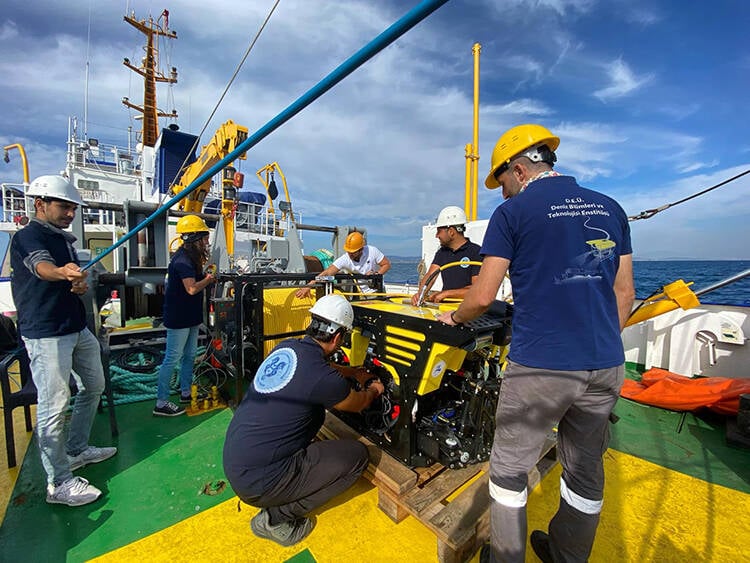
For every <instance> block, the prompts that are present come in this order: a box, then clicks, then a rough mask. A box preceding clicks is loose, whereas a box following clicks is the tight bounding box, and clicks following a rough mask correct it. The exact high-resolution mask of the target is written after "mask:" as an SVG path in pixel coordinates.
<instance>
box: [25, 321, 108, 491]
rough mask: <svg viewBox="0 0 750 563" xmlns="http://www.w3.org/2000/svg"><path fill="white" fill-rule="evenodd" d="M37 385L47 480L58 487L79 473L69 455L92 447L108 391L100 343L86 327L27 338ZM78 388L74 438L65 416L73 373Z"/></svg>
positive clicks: (41, 449)
mask: <svg viewBox="0 0 750 563" xmlns="http://www.w3.org/2000/svg"><path fill="white" fill-rule="evenodd" d="M23 341H24V343H25V344H26V350H27V351H28V353H29V359H30V360H31V374H32V377H33V379H34V384H35V385H36V387H37V408H36V431H37V436H38V437H39V452H40V453H41V457H42V465H43V466H44V470H45V471H46V472H47V482H48V483H49V484H52V485H54V486H58V485H60V484H62V483H64V482H65V481H67V480H68V479H70V478H71V477H72V476H73V474H72V473H71V472H70V463H69V462H68V457H67V456H68V455H78V454H79V453H81V452H82V451H83V450H85V449H86V448H87V447H88V445H89V444H88V443H89V435H90V433H91V426H92V425H93V423H94V416H95V415H96V409H97V406H98V405H99V398H100V397H101V394H102V391H104V370H103V369H102V361H101V355H100V348H99V341H98V340H97V339H96V337H95V336H94V335H93V334H92V333H91V331H89V329H87V328H85V329H83V330H82V331H81V332H74V333H73V334H66V335H65V336H53V337H50V338H23ZM71 372H72V373H73V377H74V379H75V381H76V385H77V386H78V394H77V395H76V398H75V402H74V404H73V413H72V415H71V417H70V427H69V428H68V437H67V440H65V435H64V434H65V414H66V412H67V410H68V406H69V405H70V375H71Z"/></svg>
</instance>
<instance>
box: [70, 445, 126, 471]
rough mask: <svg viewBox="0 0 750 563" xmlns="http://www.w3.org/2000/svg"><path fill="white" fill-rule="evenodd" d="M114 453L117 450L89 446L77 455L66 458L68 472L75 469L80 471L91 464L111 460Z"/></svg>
mask: <svg viewBox="0 0 750 563" xmlns="http://www.w3.org/2000/svg"><path fill="white" fill-rule="evenodd" d="M116 453H117V448H97V447H96V446H89V447H88V448H86V449H85V450H83V451H82V452H81V453H79V454H78V455H69V456H68V463H70V470H71V471H75V470H76V469H80V468H81V467H85V466H87V465H89V464H91V463H99V462H100V461H104V460H105V459H109V458H111V457H112V456H113V455H115V454H116Z"/></svg>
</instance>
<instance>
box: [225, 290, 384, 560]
mask: <svg viewBox="0 0 750 563" xmlns="http://www.w3.org/2000/svg"><path fill="white" fill-rule="evenodd" d="M310 314H311V316H312V321H311V322H310V325H309V327H308V328H307V336H305V337H304V338H303V339H301V340H297V339H289V340H285V341H283V342H281V343H280V344H279V345H278V346H276V347H275V348H274V349H273V350H272V351H271V353H270V354H269V355H268V356H267V357H266V359H265V360H264V361H263V363H262V364H261V365H260V366H259V367H258V370H257V372H256V374H255V378H254V379H253V382H252V383H251V384H250V386H249V387H248V390H247V393H246V394H245V397H244V398H243V399H242V402H241V403H240V405H239V406H238V407H237V410H236V411H235V413H234V417H233V418H232V421H231V422H230V423H229V428H228V429H227V435H226V441H225V442H224V473H225V474H226V476H227V479H229V482H230V484H231V485H232V489H234V492H235V493H237V496H239V497H240V499H242V501H243V502H245V503H247V504H249V505H251V506H257V507H259V508H261V511H260V512H259V513H258V514H257V515H256V516H255V517H253V519H252V520H251V521H250V528H251V529H252V531H253V533H254V534H255V535H256V536H258V537H261V538H264V539H269V540H271V541H274V542H276V543H278V544H280V545H283V546H290V545H293V544H295V543H298V542H300V541H301V540H303V539H304V538H305V537H306V536H307V535H308V534H309V533H310V532H311V531H312V528H313V522H312V520H311V519H310V518H309V517H308V516H307V515H308V514H309V513H310V512H311V511H312V510H314V509H315V508H317V507H319V506H321V505H322V504H324V503H325V502H327V501H328V500H329V499H331V498H333V497H335V496H336V495H339V494H340V493H342V492H344V491H345V490H346V489H348V488H349V487H350V486H351V485H352V484H353V483H354V482H355V481H356V480H357V478H358V477H359V476H360V475H361V474H362V472H363V471H364V470H365V468H366V467H367V463H368V455H367V448H365V446H364V445H363V444H361V443H360V442H358V441H357V440H324V441H318V442H313V441H312V440H313V438H315V435H316V434H317V433H318V430H320V428H321V427H322V426H323V421H324V419H325V411H326V409H330V408H335V409H337V410H341V411H348V412H360V411H361V410H363V409H365V408H366V407H368V406H369V405H370V403H371V402H372V401H373V400H375V399H376V398H377V397H379V396H380V395H381V394H382V393H383V385H382V383H380V381H378V380H373V379H371V378H372V376H371V374H369V373H368V372H367V371H365V370H364V369H363V368H358V369H356V368H349V367H343V366H334V365H332V364H330V363H328V361H327V357H328V356H330V355H331V354H332V353H333V352H334V351H336V349H337V348H338V347H339V346H340V345H341V342H342V341H343V339H344V337H345V336H346V334H347V333H348V332H349V331H350V330H351V329H352V322H353V320H354V312H353V311H352V307H351V305H350V304H349V302H348V301H347V300H346V299H345V298H344V297H343V296H341V295H326V296H325V297H322V298H321V299H319V300H318V301H317V302H316V303H315V305H313V306H312V308H311V309H310ZM347 377H353V378H355V379H357V381H359V383H360V384H361V385H362V387H364V389H363V390H361V391H355V390H354V389H353V388H352V386H351V384H350V382H349V381H347V379H346V378H347Z"/></svg>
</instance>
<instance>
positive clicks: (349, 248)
mask: <svg viewBox="0 0 750 563" xmlns="http://www.w3.org/2000/svg"><path fill="white" fill-rule="evenodd" d="M364 246H365V237H363V236H362V233H358V232H357V231H354V232H353V233H349V235H348V236H347V237H346V241H345V242H344V250H345V251H346V252H357V250H359V249H360V248H364Z"/></svg>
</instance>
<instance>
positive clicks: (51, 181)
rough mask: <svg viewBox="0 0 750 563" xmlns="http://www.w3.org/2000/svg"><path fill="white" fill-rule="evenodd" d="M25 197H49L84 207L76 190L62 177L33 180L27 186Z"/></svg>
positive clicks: (52, 176) (49, 176)
mask: <svg viewBox="0 0 750 563" xmlns="http://www.w3.org/2000/svg"><path fill="white" fill-rule="evenodd" d="M26 195H27V196H29V197H41V198H45V197H49V198H52V199H60V200H62V201H69V202H70V203H75V204H76V205H86V204H85V203H84V201H83V200H82V199H81V196H80V195H79V193H78V190H76V189H75V188H74V187H73V184H71V183H70V182H68V181H67V180H66V179H65V178H63V177H62V176H54V175H48V176H39V177H38V178H35V179H34V181H32V182H31V184H30V185H29V189H28V190H27V191H26Z"/></svg>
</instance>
